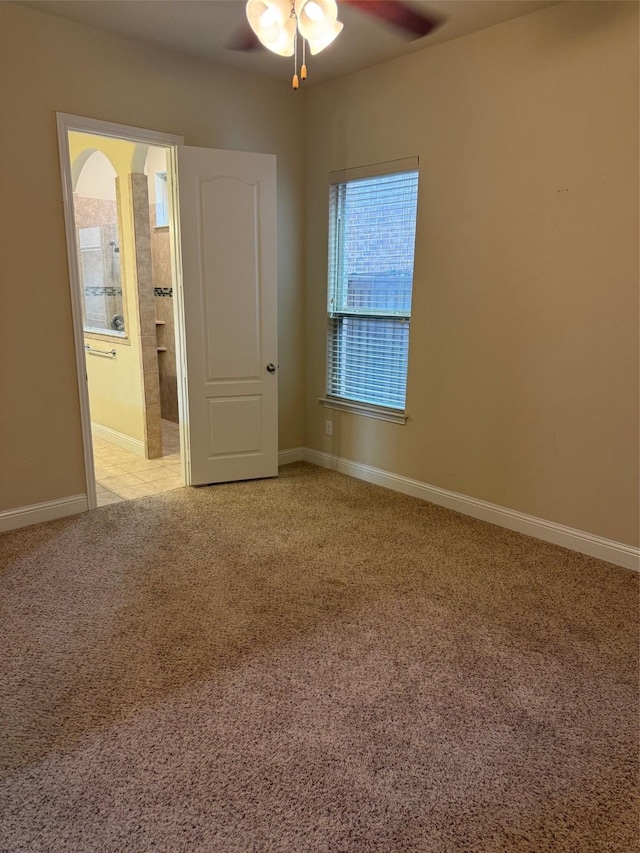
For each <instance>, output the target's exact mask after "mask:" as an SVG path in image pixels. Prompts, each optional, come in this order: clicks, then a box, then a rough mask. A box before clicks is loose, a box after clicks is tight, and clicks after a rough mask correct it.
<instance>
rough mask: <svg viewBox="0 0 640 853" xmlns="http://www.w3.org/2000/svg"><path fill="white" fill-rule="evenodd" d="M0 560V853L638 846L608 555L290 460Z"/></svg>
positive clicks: (340, 852) (35, 536)
mask: <svg viewBox="0 0 640 853" xmlns="http://www.w3.org/2000/svg"><path fill="white" fill-rule="evenodd" d="M0 561H1V563H2V566H3V567H4V568H3V571H2V572H1V573H0V595H1V599H2V610H3V612H2V621H1V625H0V633H1V636H0V643H1V648H2V651H3V655H2V666H3V671H2V673H1V678H2V680H1V682H0V683H1V685H2V690H1V694H0V705H1V711H2V720H1V721H0V725H1V747H2V752H3V755H2V758H3V765H4V771H3V773H2V776H1V777H0V779H1V781H0V850H2V851H11V853H17V851H46V852H47V853H57V851H65V852H66V851H73V853H90V852H91V851H136V852H137V851H140V853H146V851H167V853H169V851H171V853H178V851H189V853H191V852H192V851H221V852H222V853H248V852H249V851H256V853H258V852H259V851H282V853H285V851H286V853H351V851H353V853H361V851H362V853H364V851H367V853H369V851H375V853H396V851H403V852H404V851H406V853H423V851H424V853H449V851H452V852H453V851H470V852H471V853H489V851H491V853H493V851H496V853H503V851H509V853H510V852H511V851H519V852H520V851H522V853H525V851H526V853H546V851H549V853H591V852H592V853H630V851H635V850H637V849H638V840H639V833H638V815H637V807H638V792H637V773H638V730H637V724H638V576H637V575H635V574H634V573H632V572H630V571H626V570H623V569H619V568H616V567H615V566H613V565H610V564H607V563H603V562H600V561H598V560H595V559H590V558H588V557H583V556H580V555H577V554H574V553H572V552H570V551H566V550H564V549H562V548H558V547H555V546H552V545H547V544H544V543H541V542H538V541H535V540H533V539H528V538H527V537H524V536H520V535H518V534H515V533H511V532H508V531H505V530H502V529H500V528H496V527H492V526H491V525H488V524H484V523H482V522H478V521H474V520H472V519H469V518H466V517H464V516H460V515H457V514H456V513H453V512H449V511H447V510H444V509H440V508H438V507H434V506H432V505H430V504H427V503H423V502H421V501H418V500H414V499H412V498H407V497H404V496H402V495H398V494H395V493H393V492H389V491H386V490H384V489H381V488H377V487H375V486H371V485H368V484H366V483H362V482H359V481H357V480H352V479H350V478H347V477H344V476H341V475H339V474H335V473H332V472H329V471H324V470H322V469H318V468H315V467H313V466H310V465H305V464H298V465H291V466H288V467H286V468H284V469H282V472H281V476H280V477H279V478H278V479H277V480H268V481H260V482H252V483H238V484H231V485H226V486H215V487H211V488H204V489H183V490H179V491H174V492H170V493H168V494H164V495H158V496H154V497H148V498H143V499H141V500H139V501H135V502H127V503H122V504H115V505H113V506H108V507H104V508H102V509H99V510H96V511H95V512H92V513H86V514H84V515H82V516H75V517H73V518H69V519H62V520H60V521H56V522H51V523H47V524H43V525H38V526H34V527H31V528H26V529H24V530H20V531H15V532H12V533H9V534H5V535H4V536H2V537H0Z"/></svg>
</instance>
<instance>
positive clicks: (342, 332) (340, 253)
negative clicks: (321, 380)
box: [327, 161, 418, 410]
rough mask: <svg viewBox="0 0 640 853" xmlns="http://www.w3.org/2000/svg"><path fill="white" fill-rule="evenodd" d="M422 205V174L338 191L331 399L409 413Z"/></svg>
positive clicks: (333, 210) (334, 202)
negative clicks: (415, 259)
mask: <svg viewBox="0 0 640 853" xmlns="http://www.w3.org/2000/svg"><path fill="white" fill-rule="evenodd" d="M414 162H415V161H414ZM417 199H418V171H417V169H415V168H413V169H412V170H410V171H398V172H396V173H392V174H388V173H387V174H383V175H377V176H374V177H365V178H358V179H356V180H344V181H339V182H337V183H334V184H332V186H331V189H330V216H329V286H328V318H329V324H328V325H329V328H328V364H327V396H328V397H336V398H340V399H343V400H351V401H355V402H358V403H365V404H369V405H372V406H382V407H387V408H391V409H397V410H404V408H405V398H406V386H407V364H408V356H409V325H410V319H411V291H412V285H413V256H414V247H415V232H416V207H417Z"/></svg>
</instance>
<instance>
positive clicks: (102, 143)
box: [69, 132, 146, 452]
mask: <svg viewBox="0 0 640 853" xmlns="http://www.w3.org/2000/svg"><path fill="white" fill-rule="evenodd" d="M141 148H146V146H140V145H138V144H136V143H133V142H127V141H124V140H120V139H111V138H107V137H102V136H95V135H92V134H87V133H73V132H72V133H70V134H69V152H70V158H71V164H72V173H73V174H74V176H76V177H77V176H78V175H80V176H82V177H87V176H86V174H85V175H83V173H82V172H81V171H80V170H79V169H78V168H77V165H78V164H80V163H82V162H83V161H84V160H85V158H86V157H87V153H90V152H93V151H101V152H102V153H103V154H104V155H105V156H106V157H107V158H108V159H109V161H110V163H111V164H112V166H113V168H114V169H115V171H116V173H117V176H118V179H117V184H118V208H119V215H118V220H119V222H118V225H119V230H120V258H121V270H122V290H123V297H124V303H125V322H126V332H127V337H126V339H125V340H118V339H117V338H114V337H112V336H107V335H96V334H93V333H92V334H89V335H85V338H84V342H85V345H86V344H89V346H91V347H93V348H95V349H98V350H111V349H113V350H115V352H116V357H115V358H106V357H104V356H100V355H95V354H92V353H89V352H88V353H87V356H86V363H87V378H88V386H89V406H90V409H91V420H92V422H93V423H94V424H98V425H99V426H102V427H106V428H108V429H110V430H114V431H115V432H117V433H120V434H121V435H123V436H126V437H127V438H131V439H134V441H139V442H141V443H142V444H141V446H140V451H141V452H143V446H144V409H143V405H144V398H143V390H144V389H143V380H142V362H141V350H140V333H139V328H140V324H139V321H138V301H137V298H136V276H135V263H134V261H135V244H134V237H133V222H132V217H131V196H130V187H129V181H128V175H129V174H130V173H131V172H132V171H134V170H138V171H139V168H140V167H139V161H140V159H141ZM142 153H145V152H142ZM142 163H144V158H143V157H142ZM74 164H76V168H73V166H74ZM81 183H82V185H83V187H84V189H83V192H86V194H87V195H88V196H89V197H91V198H93V197H100V195H99V194H100V187H99V186H98V185H96V188H95V195H94V193H93V191H92V189H91V186H90V185H87V184H88V182H87V181H84V180H82V181H81ZM74 188H75V187H74Z"/></svg>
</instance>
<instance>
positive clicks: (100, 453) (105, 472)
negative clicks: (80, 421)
mask: <svg viewBox="0 0 640 853" xmlns="http://www.w3.org/2000/svg"><path fill="white" fill-rule="evenodd" d="M162 447H163V456H162V457H161V458H159V459H144V458H143V457H142V456H137V455H136V454H135V453H130V452H129V451H128V450H124V448H122V447H118V445H116V444H112V443H111V442H110V441H105V439H103V438H98V437H96V436H95V435H94V437H93V456H94V461H95V467H96V491H97V493H98V506H107V505H108V504H113V503H118V502H119V501H129V500H133V499H134V498H143V497H147V495H158V494H160V493H161V492H168V491H169V490H170V489H179V488H180V487H181V486H182V485H183V483H182V477H181V474H180V437H179V434H178V424H174V423H171V421H165V420H163V421H162Z"/></svg>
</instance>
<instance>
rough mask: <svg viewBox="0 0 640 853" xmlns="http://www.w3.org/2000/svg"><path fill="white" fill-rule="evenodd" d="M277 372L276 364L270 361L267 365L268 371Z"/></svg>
mask: <svg viewBox="0 0 640 853" xmlns="http://www.w3.org/2000/svg"><path fill="white" fill-rule="evenodd" d="M275 372H276V366H275V364H274V363H273V362H272V361H270V362H269V364H268V365H267V373H275Z"/></svg>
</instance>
